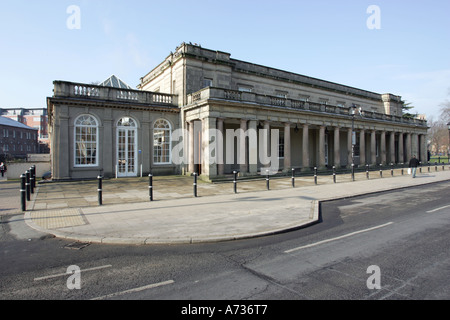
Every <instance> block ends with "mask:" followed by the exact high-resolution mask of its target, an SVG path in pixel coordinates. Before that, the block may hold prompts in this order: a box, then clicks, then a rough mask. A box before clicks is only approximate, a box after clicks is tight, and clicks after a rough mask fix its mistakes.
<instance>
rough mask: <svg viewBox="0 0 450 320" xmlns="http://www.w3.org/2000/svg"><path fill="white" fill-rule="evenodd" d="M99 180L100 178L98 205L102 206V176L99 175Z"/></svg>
mask: <svg viewBox="0 0 450 320" xmlns="http://www.w3.org/2000/svg"><path fill="white" fill-rule="evenodd" d="M97 180H98V187H97V192H98V205H99V206H101V205H102V204H103V199H102V191H103V190H102V177H101V176H97Z"/></svg>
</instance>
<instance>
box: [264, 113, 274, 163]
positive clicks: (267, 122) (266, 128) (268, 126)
mask: <svg viewBox="0 0 450 320" xmlns="http://www.w3.org/2000/svg"><path fill="white" fill-rule="evenodd" d="M264 130H266V132H267V134H266V139H267V140H266V148H267V156H271V155H272V153H271V152H272V150H270V149H271V148H270V138H271V135H270V122H269V121H264Z"/></svg>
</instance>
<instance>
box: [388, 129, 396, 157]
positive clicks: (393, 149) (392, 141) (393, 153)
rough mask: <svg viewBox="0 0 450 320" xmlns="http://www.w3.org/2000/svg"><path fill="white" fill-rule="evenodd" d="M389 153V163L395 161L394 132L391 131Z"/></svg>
mask: <svg viewBox="0 0 450 320" xmlns="http://www.w3.org/2000/svg"><path fill="white" fill-rule="evenodd" d="M389 155H390V156H391V159H390V163H395V132H394V131H391V133H390V135H389Z"/></svg>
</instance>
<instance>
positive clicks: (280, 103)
mask: <svg viewBox="0 0 450 320" xmlns="http://www.w3.org/2000/svg"><path fill="white" fill-rule="evenodd" d="M207 99H224V100H230V101H239V102H249V103H256V104H259V105H269V106H274V107H282V108H289V109H297V110H308V111H315V112H322V113H327V114H332V115H336V114H341V115H351V112H350V111H351V110H350V108H349V107H342V106H338V105H329V104H323V103H318V102H311V101H305V100H295V99H290V98H281V97H277V96H270V95H264V94H257V93H254V92H245V91H238V90H231V89H222V88H215V87H208V88H204V89H202V90H200V91H197V92H194V93H192V94H190V95H188V104H192V103H198V102H199V101H203V100H207ZM358 116H359V113H358ZM361 116H362V117H363V118H364V119H369V120H370V119H373V120H383V121H390V122H396V123H404V124H410V125H417V126H424V127H426V126H427V122H426V120H420V119H408V118H404V117H401V116H395V115H389V114H384V113H378V112H372V111H362V114H361Z"/></svg>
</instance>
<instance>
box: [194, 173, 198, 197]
mask: <svg viewBox="0 0 450 320" xmlns="http://www.w3.org/2000/svg"><path fill="white" fill-rule="evenodd" d="M194 197H197V172H194Z"/></svg>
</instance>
